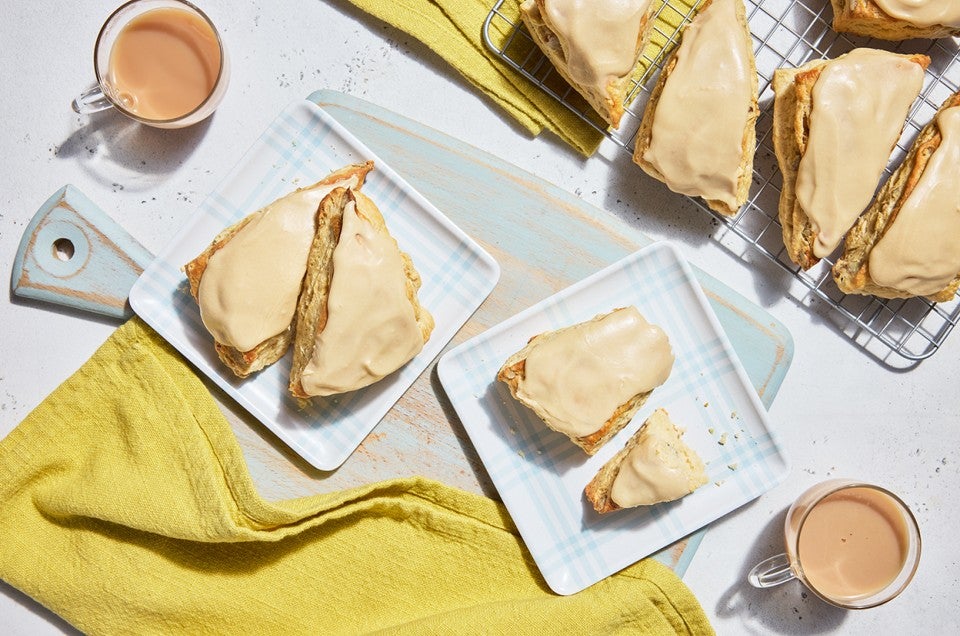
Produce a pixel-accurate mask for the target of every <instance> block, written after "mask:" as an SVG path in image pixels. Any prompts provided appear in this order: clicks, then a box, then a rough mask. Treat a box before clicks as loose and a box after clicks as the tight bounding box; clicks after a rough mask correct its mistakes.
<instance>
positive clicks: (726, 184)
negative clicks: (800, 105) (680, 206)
mask: <svg viewBox="0 0 960 636" xmlns="http://www.w3.org/2000/svg"><path fill="white" fill-rule="evenodd" d="M682 37H683V39H682V41H681V42H680V45H679V46H677V47H676V48H675V49H674V50H673V52H672V53H671V54H670V57H669V58H668V59H667V61H666V62H665V63H664V65H663V70H662V71H661V72H660V78H659V79H658V81H657V84H656V86H655V87H654V89H653V92H652V93H651V95H650V99H649V100H648V101H647V105H646V108H645V110H644V113H643V119H642V120H641V122H640V128H639V130H638V132H637V138H636V145H635V147H634V153H633V160H634V162H636V163H637V164H638V165H639V166H640V167H641V168H643V170H644V171H645V172H646V173H647V174H649V175H650V176H652V177H654V178H655V179H658V180H660V181H662V182H664V183H665V184H666V185H667V187H669V188H670V189H671V190H673V191H674V192H679V193H680V194H686V195H688V196H694V197H702V198H703V199H704V201H705V202H706V204H707V205H708V206H709V207H710V209H712V210H714V211H716V212H719V213H721V214H726V215H733V214H736V213H737V211H738V210H739V209H740V207H741V206H742V205H743V204H744V203H745V202H746V200H747V197H748V195H749V193H750V182H751V179H752V177H753V155H754V150H755V147H756V139H757V133H756V123H757V116H758V115H759V113H760V109H759V107H758V106H757V67H756V61H755V59H754V56H753V47H752V44H751V40H750V29H749V27H748V26H747V18H746V12H745V10H744V5H743V0H706V2H704V3H703V5H701V7H700V11H699V13H697V15H696V17H694V19H693V20H692V21H691V22H690V23H689V24H688V25H687V27H686V29H685V30H684V32H683V36H682Z"/></svg>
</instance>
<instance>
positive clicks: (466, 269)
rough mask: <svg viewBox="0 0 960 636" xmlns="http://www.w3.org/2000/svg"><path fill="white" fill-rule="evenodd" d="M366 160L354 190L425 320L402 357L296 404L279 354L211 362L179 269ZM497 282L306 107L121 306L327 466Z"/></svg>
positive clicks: (353, 144)
mask: <svg viewBox="0 0 960 636" xmlns="http://www.w3.org/2000/svg"><path fill="white" fill-rule="evenodd" d="M365 160H372V161H374V162H375V166H374V169H373V172H371V173H370V174H369V175H368V177H367V180H366V183H365V184H364V186H363V191H364V193H366V194H367V195H368V196H369V197H370V198H371V199H373V200H374V201H375V202H376V203H377V206H378V207H379V208H380V211H381V212H382V213H383V216H384V218H385V219H386V222H387V226H388V227H389V228H390V233H391V234H393V236H394V237H395V238H396V239H397V242H398V243H399V244H400V249H402V250H403V251H405V252H407V253H408V254H410V256H411V258H412V259H413V262H414V265H415V266H416V268H417V270H418V271H419V272H420V276H421V278H422V280H423V286H422V287H421V288H420V294H419V298H420V302H421V303H422V304H423V305H424V306H425V307H426V308H427V309H428V310H429V311H430V313H431V314H433V317H434V320H435V321H436V327H435V329H434V330H433V334H432V335H431V336H430V340H429V341H427V343H426V345H425V346H424V348H423V350H422V351H421V352H420V354H419V355H417V356H416V357H415V358H414V359H413V360H411V361H410V362H409V363H407V364H406V365H405V366H403V367H402V368H401V369H400V370H398V371H397V372H395V373H393V374H392V375H390V376H388V377H386V378H384V379H383V380H381V381H380V382H377V383H376V384H373V385H371V386H369V387H366V388H364V389H360V390H358V391H353V392H351V393H347V394H344V395H341V396H337V397H331V398H315V399H314V400H313V404H312V405H311V406H309V407H308V408H305V409H300V408H299V407H298V405H297V403H296V401H295V400H294V399H293V398H292V397H291V396H290V395H289V393H288V392H287V382H288V376H289V373H290V365H291V362H292V358H291V354H290V352H288V353H287V355H286V356H284V357H283V358H282V359H281V360H280V361H278V362H277V363H276V364H274V365H272V366H271V367H268V368H267V369H264V370H263V371H261V372H260V373H257V374H255V375H253V376H251V377H249V378H247V379H239V378H236V377H234V375H233V373H232V372H231V371H230V370H229V369H228V368H227V367H226V366H224V365H223V363H221V362H220V360H219V359H218V358H217V355H216V352H215V351H214V348H213V339H212V337H211V336H210V335H209V333H208V332H207V331H206V329H205V328H204V327H203V324H202V323H201V321H200V311H199V309H198V308H197V305H196V303H195V302H194V301H193V298H191V297H190V293H189V289H188V286H187V282H186V276H184V274H183V273H182V272H181V271H180V268H181V267H182V266H183V265H184V264H185V263H187V262H189V261H190V260H191V259H193V258H194V257H195V256H196V255H197V254H199V253H200V252H201V251H203V249H205V248H206V246H207V245H208V244H209V243H210V241H211V240H212V239H213V237H214V236H215V235H216V234H217V233H219V232H220V231H221V230H223V229H224V228H225V227H227V226H229V225H231V224H232V223H234V222H236V221H238V220H239V219H241V218H243V217H244V216H246V215H247V214H250V213H251V212H253V211H255V210H257V209H259V208H261V207H263V206H264V205H266V204H267V203H270V202H271V201H273V200H275V199H277V198H279V197H280V196H283V195H284V194H286V193H288V192H291V191H293V190H295V189H296V188H298V187H304V186H308V185H310V184H312V183H314V182H316V181H317V180H319V179H321V178H323V177H324V176H326V175H327V174H328V173H329V172H331V171H332V170H335V169H337V168H341V167H343V166H344V165H347V164H350V163H357V162H361V161H365ZM499 277H500V268H499V266H498V265H497V263H496V261H494V260H493V258H492V257H491V256H490V255H489V254H487V253H486V252H485V251H484V250H483V249H482V248H481V247H480V246H479V245H477V244H476V243H475V242H474V241H473V240H472V239H470V238H469V237H467V236H466V235H465V234H464V233H463V232H462V231H461V230H460V229H459V228H458V227H456V226H455V225H454V224H453V223H452V222H451V221H450V220H449V219H447V217H445V216H444V215H443V214H442V213H441V212H440V211H439V210H437V209H436V208H435V207H434V206H433V205H431V204H430V203H429V202H428V201H427V200H426V199H424V198H423V197H422V196H421V195H420V194H419V193H417V192H416V191H414V190H413V188H411V187H410V185H409V184H408V183H407V182H406V181H404V180H403V179H402V178H400V177H399V176H398V175H397V174H396V173H395V172H394V171H393V170H392V169H391V168H390V167H389V166H387V165H386V164H384V163H383V162H382V161H381V160H380V159H379V158H377V157H376V156H374V154H373V153H372V152H370V150H369V149H368V148H367V147H366V146H364V145H363V144H362V143H360V141H359V140H357V139H356V138H355V137H354V136H353V135H351V134H350V133H349V132H348V131H347V130H346V129H345V128H343V126H341V125H340V124H339V123H338V122H337V121H336V120H334V119H333V118H332V117H330V116H329V115H328V114H327V113H326V112H324V111H323V109H321V108H320V107H318V106H316V105H315V104H313V103H311V102H308V101H302V102H296V103H294V104H292V105H290V106H289V107H288V108H287V109H285V110H284V111H283V112H282V113H281V114H280V116H279V117H278V118H277V119H276V120H275V121H274V122H273V124H271V126H270V128H269V129H268V130H267V131H266V132H265V133H264V134H263V135H262V136H261V137H260V139H258V140H257V142H256V143H255V144H254V145H253V147H252V148H251V149H250V150H249V151H247V153H246V154H245V155H244V157H243V158H242V159H241V160H240V162H239V164H238V165H237V166H236V167H235V168H234V169H233V170H232V171H231V173H230V174H229V175H228V176H227V178H226V179H225V180H224V181H223V183H221V184H220V186H219V187H218V188H217V189H216V190H215V191H214V192H213V193H211V194H210V196H208V197H207V198H206V200H205V201H204V202H203V203H202V204H201V205H200V207H199V209H198V210H197V211H196V212H195V213H194V214H193V215H192V216H191V218H190V221H188V222H187V223H186V225H184V226H183V227H182V228H181V229H180V231H179V232H178V233H177V235H176V236H175V237H174V238H173V240H172V241H171V242H170V244H169V245H167V246H166V247H165V248H164V249H163V251H162V252H161V253H160V254H159V255H158V256H157V258H156V259H155V260H154V261H153V263H151V264H150V266H149V267H147V269H146V270H145V271H144V272H143V275H142V276H141V277H140V278H139V280H138V281H137V283H136V284H135V285H134V287H133V289H132V290H131V291H130V305H131V306H132V307H133V309H134V311H136V312H137V313H138V314H139V315H140V316H141V317H142V318H143V319H144V321H146V322H147V323H148V324H149V325H150V326H151V327H153V328H154V329H155V330H156V331H157V332H158V333H159V334H160V335H161V336H163V337H164V338H165V339H166V340H168V341H169V342H170V343H171V344H172V345H173V346H174V347H176V348H177V349H178V350H179V351H180V352H181V353H182V354H183V355H184V356H186V358H187V359H188V360H190V362H192V363H193V364H194V365H196V366H197V368H198V369H200V370H201V371H202V372H203V373H205V374H206V375H208V376H209V377H210V378H211V379H212V380H213V381H214V382H216V383H217V384H218V385H219V386H220V387H221V388H223V390H224V391H226V392H227V393H228V394H229V395H230V396H231V397H233V398H234V399H235V400H237V402H239V403H240V404H241V405H242V406H243V407H244V408H246V409H247V410H248V411H250V413H252V414H253V415H254V416H255V417H256V418H257V419H259V420H260V421H261V422H263V423H264V425H266V426H267V428H269V429H270V430H271V431H273V432H274V433H275V434H276V435H277V437H279V438H280V439H281V440H283V441H284V442H285V443H286V444H288V445H289V446H290V448H292V449H293V450H294V451H296V452H297V453H298V454H299V455H300V456H302V457H303V458H304V459H306V460H307V461H308V462H310V463H311V464H313V465H314V466H316V467H317V468H320V469H322V470H333V469H334V468H336V467H338V466H339V465H340V464H342V463H343V461H344V460H346V458H347V457H349V456H350V454H351V453H352V452H353V451H354V450H355V449H356V448H357V446H359V445H360V442H362V441H363V439H364V437H366V435H367V434H368V433H369V432H370V431H371V430H372V429H373V428H374V427H375V426H376V425H377V423H378V422H379V421H380V420H381V418H383V416H384V415H385V414H386V413H387V411H389V410H390V408H391V407H392V406H393V404H394V403H395V402H396V401H397V400H398V399H399V398H400V396H401V395H403V393H404V391H406V390H407V388H409V386H410V385H411V384H412V383H413V381H414V380H416V379H417V377H418V376H419V375H420V374H421V373H422V372H423V371H424V369H426V368H427V366H428V365H429V364H430V362H431V361H432V360H433V359H434V358H435V357H436V356H437V355H438V354H439V353H440V351H441V350H442V349H443V347H444V346H446V344H447V343H448V342H449V341H450V339H451V338H452V337H453V336H454V334H456V332H457V331H458V330H459V329H460V327H461V326H462V325H463V324H464V323H465V322H466V321H467V319H468V318H469V317H470V316H471V315H472V314H473V312H474V311H476V309H477V307H479V306H480V303H482V302H483V300H484V299H485V298H486V297H487V295H488V294H489V293H490V291H491V290H492V289H493V287H494V285H496V282H497V280H498V279H499Z"/></svg>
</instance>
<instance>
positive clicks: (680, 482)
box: [610, 409, 707, 508]
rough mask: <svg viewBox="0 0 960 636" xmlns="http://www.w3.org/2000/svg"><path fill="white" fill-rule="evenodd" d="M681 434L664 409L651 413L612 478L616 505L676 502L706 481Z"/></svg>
mask: <svg viewBox="0 0 960 636" xmlns="http://www.w3.org/2000/svg"><path fill="white" fill-rule="evenodd" d="M680 435H681V431H680V430H679V429H677V427H676V426H674V424H673V422H671V421H670V418H669V417H668V416H667V413H666V411H664V410H663V409H658V410H657V411H656V412H654V414H653V415H652V416H650V419H648V420H647V421H646V422H645V423H644V425H643V428H642V429H641V431H640V433H639V438H638V440H637V443H636V445H635V446H634V447H633V448H631V449H630V451H629V452H628V453H627V456H626V457H625V458H624V460H623V462H622V463H621V464H620V469H619V471H617V476H616V477H614V479H613V484H612V485H611V487H610V498H611V499H612V500H613V502H614V503H615V504H617V505H618V506H620V507H621V508H631V507H633V506H649V505H652V504H656V503H660V502H664V501H673V500H675V499H679V498H680V497H683V496H684V495H688V494H690V493H691V492H693V491H694V490H696V489H697V488H699V487H700V486H702V485H703V484H705V483H707V475H706V473H705V472H704V466H703V461H702V460H701V459H700V457H698V456H697V454H696V453H695V452H693V451H692V450H691V449H690V448H689V447H688V446H687V445H686V444H684V443H683V441H682V440H681V439H680Z"/></svg>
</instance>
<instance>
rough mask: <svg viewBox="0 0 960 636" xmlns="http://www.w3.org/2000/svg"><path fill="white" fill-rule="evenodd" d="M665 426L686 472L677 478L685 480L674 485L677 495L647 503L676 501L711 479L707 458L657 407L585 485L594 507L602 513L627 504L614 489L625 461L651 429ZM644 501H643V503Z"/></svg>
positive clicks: (663, 429)
mask: <svg viewBox="0 0 960 636" xmlns="http://www.w3.org/2000/svg"><path fill="white" fill-rule="evenodd" d="M654 427H657V428H660V429H662V431H661V432H662V433H665V434H666V435H668V436H669V437H670V439H669V444H670V446H671V447H672V451H673V454H674V455H675V457H674V459H679V461H680V462H681V464H682V466H677V467H674V468H677V469H680V468H682V470H677V471H675V472H681V473H683V474H680V475H674V477H675V478H679V479H682V480H683V481H684V483H683V484H682V486H679V487H678V486H677V485H674V488H677V490H676V491H675V492H674V493H673V495H671V496H668V497H665V498H661V500H660V501H656V502H651V503H650V504H647V505H652V504H654V503H662V502H665V501H675V500H676V499H680V498H681V497H684V496H686V495H688V494H690V493H691V492H693V491H694V490H696V489H697V488H699V487H700V486H702V485H704V484H706V483H707V481H708V479H707V475H706V471H705V467H704V465H703V460H701V459H700V456H699V455H697V453H696V452H695V451H694V450H693V449H692V448H690V447H689V446H687V444H686V443H684V441H683V440H682V435H683V432H682V431H681V430H680V428H678V427H677V425H676V424H675V423H674V422H673V420H671V419H670V416H669V414H668V413H667V411H666V410H664V409H662V408H661V409H657V410H656V411H654V412H653V414H652V415H651V416H650V417H649V418H647V420H646V421H644V423H643V425H642V426H641V427H640V428H639V429H638V430H637V431H636V432H635V433H634V434H633V435H632V436H631V437H630V439H629V440H627V443H626V444H625V445H624V447H623V448H621V449H620V450H619V451H617V453H616V454H615V455H614V456H613V457H611V458H610V459H609V460H608V461H607V462H606V463H605V464H604V465H603V466H602V467H601V468H600V470H599V471H597V474H596V475H595V476H594V477H593V479H591V480H590V483H588V484H587V485H586V487H585V488H584V489H583V493H584V496H585V497H586V498H587V501H589V502H590V503H591V504H592V505H593V509H594V510H596V511H597V512H598V513H600V514H606V513H608V512H613V511H615V510H621V509H622V508H623V507H622V506H620V505H619V504H617V502H615V501H614V500H613V497H612V491H613V483H614V481H615V480H616V478H617V476H618V475H619V474H620V470H621V468H622V467H623V464H624V462H625V461H626V460H627V456H628V455H630V453H631V451H633V450H634V449H635V448H637V447H638V446H640V445H641V444H643V443H644V441H645V438H646V437H647V435H648V433H649V431H650V430H651V429H652V428H654ZM639 505H643V504H639Z"/></svg>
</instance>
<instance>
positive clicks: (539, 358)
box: [497, 306, 673, 455]
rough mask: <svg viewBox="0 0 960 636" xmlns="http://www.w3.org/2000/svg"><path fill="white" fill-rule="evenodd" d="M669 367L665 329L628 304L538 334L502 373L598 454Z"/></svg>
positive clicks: (521, 397)
mask: <svg viewBox="0 0 960 636" xmlns="http://www.w3.org/2000/svg"><path fill="white" fill-rule="evenodd" d="M672 368H673V350H672V349H671V347H670V340H669V339H668V337H667V334H666V333H665V332H664V331H663V330H662V329H661V328H660V327H658V326H656V325H652V324H650V323H649V322H647V321H646V319H645V318H644V317H643V316H642V315H641V314H640V312H639V311H638V310H637V308H636V307H632V306H631V307H623V308H620V309H615V310H613V311H611V312H610V313H607V314H600V315H598V316H595V317H594V318H592V319H591V320H587V321H585V322H581V323H578V324H575V325H571V326H569V327H564V328H562V329H557V330H556V331H548V332H545V333H542V334H539V335H537V336H534V337H533V338H531V339H530V341H529V342H528V343H527V345H526V346H525V347H524V348H523V349H521V350H520V351H518V352H517V353H515V354H513V355H512V356H510V357H509V358H508V359H507V361H506V362H505V363H504V365H503V367H501V369H500V372H499V373H498V374H497V379H498V380H500V381H501V382H504V383H506V385H507V386H508V387H509V388H510V393H511V394H512V395H513V397H514V398H516V399H517V400H518V401H519V402H520V403H521V404H523V405H525V406H527V407H528V408H530V409H531V410H532V411H533V412H534V413H536V414H537V416H538V417H539V418H540V419H541V420H543V421H544V423H545V424H546V425H547V426H548V427H550V428H551V429H553V430H555V431H558V432H560V433H563V434H564V435H566V436H567V437H569V438H570V439H571V440H572V441H573V443H575V444H576V445H578V446H580V447H581V448H582V449H583V450H584V451H586V452H587V454H589V455H593V454H594V453H596V452H597V450H598V449H599V448H600V447H601V446H602V445H603V444H605V443H606V442H607V440H609V439H610V438H611V437H613V436H614V435H616V434H617V432H618V431H620V430H621V429H622V428H623V427H624V426H626V425H627V423H628V422H629V421H630V419H631V418H632V417H633V416H634V414H635V413H636V412H637V409H639V408H640V407H641V406H643V403H644V402H645V401H646V400H647V397H648V396H649V395H650V393H651V392H652V391H653V390H654V389H655V388H657V387H658V386H660V385H661V384H663V383H664V382H666V380H667V377H668V376H669V375H670V370H671V369H672Z"/></svg>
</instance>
